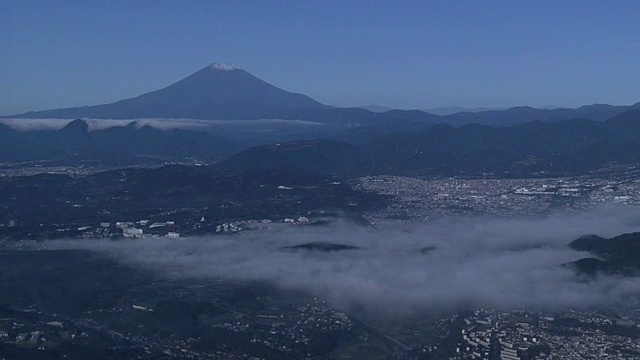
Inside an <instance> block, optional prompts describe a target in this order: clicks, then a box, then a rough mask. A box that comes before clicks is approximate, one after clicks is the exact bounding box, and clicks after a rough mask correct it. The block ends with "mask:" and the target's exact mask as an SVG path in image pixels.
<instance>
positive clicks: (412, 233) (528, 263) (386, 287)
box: [50, 206, 640, 314]
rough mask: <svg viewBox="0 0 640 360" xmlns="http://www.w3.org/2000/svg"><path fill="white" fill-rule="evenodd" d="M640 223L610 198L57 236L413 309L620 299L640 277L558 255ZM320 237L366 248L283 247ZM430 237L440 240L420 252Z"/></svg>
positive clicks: (368, 305)
mask: <svg viewBox="0 0 640 360" xmlns="http://www.w3.org/2000/svg"><path fill="white" fill-rule="evenodd" d="M632 231H640V208H638V207H623V206H601V207H598V208H596V209H593V210H590V211H585V212H581V213H561V214H556V215H555V216H553V217H549V218H544V219H525V220H505V219H489V218H453V219H445V220H441V221H438V222H434V223H425V224H415V226H414V227H413V228H412V229H411V230H406V229H405V230H401V229H397V230H376V229H372V228H362V227H357V226H353V225H350V224H347V223H337V224H334V225H331V226H328V227H323V228H319V227H284V226H282V227H275V228H273V229H272V230H270V231H261V232H258V231H256V232H246V233H244V234H242V235H238V236H211V237H202V238H183V239H180V240H169V239H143V240H137V241H129V240H123V241H106V240H105V241H102V240H101V241H86V240H83V241H78V240H66V241H57V242H52V243H51V245H50V246H51V248H57V249H59V248H65V249H70V248H71V249H88V250H93V251H98V252H104V253H107V254H109V255H111V256H113V257H114V258H115V259H116V260H118V261H122V262H123V263H125V264H128V265H131V266H142V267H145V268H147V269H152V270H156V271H158V272H159V274H160V275H162V276H182V277H190V278H226V279H237V280H258V281H266V282H270V283H273V284H275V285H277V286H280V287H282V288H286V289H298V290H303V291H308V292H310V293H313V294H318V295H321V296H323V297H325V298H327V299H328V300H330V301H331V302H332V303H333V305H335V306H337V307H340V308H343V309H349V308H352V307H358V308H364V309H368V310H371V311H376V312H380V311H386V312H390V313H395V314H410V313H412V312H414V311H419V310H425V309H430V308H433V307H451V306H468V305H471V306H494V307H504V308H510V307H542V308H570V307H571V308H576V307H584V306H597V305H605V304H608V303H611V302H617V301H622V300H623V299H624V298H625V297H626V296H629V295H634V294H638V293H640V281H638V280H637V279H624V278H618V277H609V276H607V277H600V278H598V279H596V280H594V281H584V280H585V279H582V278H580V277H578V276H576V275H575V274H574V273H573V272H572V271H570V270H567V269H565V268H563V267H561V265H562V264H564V263H567V262H570V261H575V260H577V259H580V258H583V257H587V256H589V254H587V253H580V252H576V251H573V250H571V249H569V248H568V247H567V244H568V243H569V242H571V241H572V240H574V239H575V238H577V237H578V236H581V235H584V234H591V233H594V234H598V235H601V236H605V237H611V236H615V235H618V234H621V233H625V232H632ZM316 241H321V242H331V243H339V244H346V245H354V246H358V247H361V248H362V249H361V250H351V251H338V252H328V253H323V252H305V251H282V250H280V248H282V247H285V246H291V245H298V244H303V243H308V242H316ZM429 246H435V247H436V250H434V251H432V252H430V253H427V254H421V253H420V251H419V249H421V248H425V247H429Z"/></svg>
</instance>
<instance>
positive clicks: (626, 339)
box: [453, 309, 640, 360]
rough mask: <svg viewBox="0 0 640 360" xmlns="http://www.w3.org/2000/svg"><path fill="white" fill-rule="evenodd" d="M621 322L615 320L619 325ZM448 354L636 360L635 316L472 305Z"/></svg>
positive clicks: (519, 359)
mask: <svg viewBox="0 0 640 360" xmlns="http://www.w3.org/2000/svg"><path fill="white" fill-rule="evenodd" d="M619 324H621V325H619ZM460 331H461V333H462V341H461V342H460V343H459V344H458V346H457V347H456V351H455V356H454V357H453V359H459V360H462V359H487V360H489V359H498V358H499V359H501V360H542V359H569V360H578V359H629V360H630V359H637V358H638V356H639V355H640V339H638V335H640V333H639V332H638V328H637V326H636V322H635V321H631V320H628V319H625V320H622V319H616V318H609V317H607V316H604V315H601V314H598V313H594V312H575V311H570V312H563V313H560V314H545V313H540V312H538V313H532V312H528V311H525V310H514V311H511V312H499V311H496V310H491V309H476V310H475V311H474V312H473V315H471V316H467V317H465V318H464V326H463V327H462V329H461V330H460Z"/></svg>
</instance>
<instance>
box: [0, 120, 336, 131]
mask: <svg viewBox="0 0 640 360" xmlns="http://www.w3.org/2000/svg"><path fill="white" fill-rule="evenodd" d="M83 120H84V121H85V122H86V123H87V125H88V127H89V131H95V130H104V129H107V128H111V127H115V126H127V125H129V124H131V123H132V122H134V121H135V123H136V126H137V127H138V128H139V127H142V126H151V127H154V128H157V129H162V130H170V129H187V130H189V129H191V130H194V129H201V130H207V129H212V130H213V129H218V128H225V129H226V128H233V129H245V128H246V129H251V128H252V127H256V126H263V127H264V126H276V127H278V126H294V127H313V128H317V127H322V126H324V124H321V123H317V122H312V121H304V120H278V119H264V120H232V121H231V120H195V119H153V118H150V119H124V120H110V119H83ZM71 121H73V120H71V119H0V124H4V125H7V126H9V127H11V128H13V129H16V130H19V131H51V130H60V129H62V128H63V127H65V126H66V125H67V124H69V123H70V122H71Z"/></svg>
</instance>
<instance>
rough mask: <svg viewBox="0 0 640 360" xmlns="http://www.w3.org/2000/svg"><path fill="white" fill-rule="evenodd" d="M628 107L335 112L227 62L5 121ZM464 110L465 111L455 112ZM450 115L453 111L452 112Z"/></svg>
mask: <svg viewBox="0 0 640 360" xmlns="http://www.w3.org/2000/svg"><path fill="white" fill-rule="evenodd" d="M629 109H640V103H637V104H634V105H631V106H614V105H606V104H597V105H587V106H583V107H580V108H577V109H568V108H561V109H536V108H532V107H515V108H510V109H505V110H486V111H476V110H481V109H473V111H455V110H452V109H435V111H436V112H438V113H439V114H441V115H437V114H431V113H428V112H425V111H420V110H393V109H383V108H380V107H376V108H375V109H372V110H375V111H371V110H368V109H363V108H339V107H332V106H327V105H324V104H321V103H320V102H318V101H315V100H313V99H312V98H310V97H308V96H306V95H302V94H296V93H292V92H288V91H285V90H282V89H279V88H277V87H275V86H273V85H270V84H268V83H266V82H264V81H262V80H260V79H258V78H257V77H255V76H253V75H251V74H250V73H248V72H246V71H244V70H242V69H240V68H238V67H235V66H233V65H229V64H212V65H210V66H207V67H205V68H203V69H201V70H199V71H197V72H196V73H194V74H192V75H190V76H188V77H186V78H184V79H182V80H180V81H178V82H176V83H174V84H172V85H169V86H167V87H165V88H163V89H160V90H156V91H152V92H149V93H146V94H143V95H140V96H137V97H134V98H130V99H124V100H120V101H116V102H114V103H110V104H104V105H94V106H82V107H75V108H65V109H54V110H45V111H30V112H27V113H24V114H18V115H12V116H5V118H60V119H76V118H95V119H140V118H173V119H200V120H254V119H288V120H308V121H316V122H322V123H330V124H337V125H343V126H361V125H371V124H379V123H389V122H390V123H394V122H398V121H405V122H406V121H416V122H427V123H433V124H436V123H446V124H452V125H462V124H468V123H478V124H493V125H514V124H519V123H524V122H530V121H559V120H570V119H575V118H585V119H590V120H596V121H604V120H607V119H609V118H611V117H613V116H616V115H619V114H621V113H623V112H624V111H627V110H629ZM460 110H464V109H460ZM452 112H455V113H452Z"/></svg>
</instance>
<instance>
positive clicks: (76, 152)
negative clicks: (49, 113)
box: [0, 119, 240, 165]
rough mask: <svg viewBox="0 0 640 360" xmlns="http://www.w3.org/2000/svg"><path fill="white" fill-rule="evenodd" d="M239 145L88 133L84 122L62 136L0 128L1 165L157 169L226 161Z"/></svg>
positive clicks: (140, 132)
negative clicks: (165, 165) (172, 163)
mask: <svg viewBox="0 0 640 360" xmlns="http://www.w3.org/2000/svg"><path fill="white" fill-rule="evenodd" d="M238 150H240V147H239V145H238V144H237V143H236V142H234V141H231V140H228V139H223V138H219V137H216V136H213V135H211V134H209V133H206V132H199V131H191V130H181V129H173V130H160V129H156V128H153V127H151V126H141V127H138V124H137V123H135V122H132V123H130V124H129V125H128V126H114V127H110V128H107V129H104V130H96V131H89V127H88V125H87V123H86V122H85V121H83V120H79V119H78V120H74V121H72V122H70V123H69V124H67V125H66V126H65V127H63V128H62V129H60V130H55V131H51V130H41V131H19V130H15V129H13V128H10V127H8V126H6V125H2V124H0V162H9V163H15V162H24V161H55V162H60V163H64V164H78V163H86V162H98V163H100V164H103V165H137V164H158V163H160V164H161V163H163V162H164V161H183V160H185V159H186V158H193V159H197V160H201V161H212V160H213V161H215V160H220V159H223V158H225V157H227V156H229V155H231V154H232V153H234V152H235V151H238Z"/></svg>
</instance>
